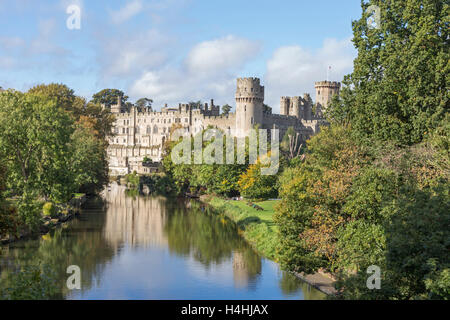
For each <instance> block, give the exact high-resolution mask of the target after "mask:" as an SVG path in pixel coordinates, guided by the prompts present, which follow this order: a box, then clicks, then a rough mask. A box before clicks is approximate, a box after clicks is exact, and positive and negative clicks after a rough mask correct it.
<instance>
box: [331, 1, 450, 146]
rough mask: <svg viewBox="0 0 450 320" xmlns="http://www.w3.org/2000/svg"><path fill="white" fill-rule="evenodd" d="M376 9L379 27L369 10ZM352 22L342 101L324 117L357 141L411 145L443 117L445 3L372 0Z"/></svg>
mask: <svg viewBox="0 0 450 320" xmlns="http://www.w3.org/2000/svg"><path fill="white" fill-rule="evenodd" d="M371 5H376V6H378V7H379V8H380V22H379V25H377V28H373V27H370V24H368V18H369V17H370V15H371V12H370V10H367V9H368V8H369V7H370V6H371ZM362 8H363V14H362V17H361V19H359V20H357V21H354V22H353V43H354V45H355V48H356V49H357V51H358V56H357V58H356V59H355V61H354V71H353V73H352V74H350V75H348V76H347V77H346V78H345V81H344V85H345V87H344V88H343V90H342V92H341V99H340V101H339V102H336V103H335V108H332V109H330V111H329V112H328V116H329V117H330V118H331V119H332V120H335V121H340V122H344V123H349V122H351V123H352V127H353V130H354V133H355V135H356V136H358V137H359V138H360V139H367V138H376V139H378V140H384V141H387V140H389V141H395V142H397V143H401V144H413V143H418V142H420V141H422V139H423V137H424V135H425V134H426V133H427V132H431V131H432V130H433V128H436V127H437V126H438V125H439V123H440V121H442V119H443V117H444V114H445V112H446V108H448V106H449V105H448V101H449V95H450V93H449V90H448V83H449V80H450V51H449V41H450V40H449V39H450V38H449V22H450V21H449V17H450V5H449V3H448V1H436V0H425V1H423V0H406V1H397V0H371V1H363V2H362Z"/></svg>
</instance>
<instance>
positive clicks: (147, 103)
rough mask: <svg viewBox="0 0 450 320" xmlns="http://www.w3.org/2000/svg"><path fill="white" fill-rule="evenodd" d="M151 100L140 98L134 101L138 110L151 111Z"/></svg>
mask: <svg viewBox="0 0 450 320" xmlns="http://www.w3.org/2000/svg"><path fill="white" fill-rule="evenodd" d="M152 104H153V100H152V99H149V98H141V99H139V100H138V101H136V103H135V105H136V107H137V108H139V110H148V111H152Z"/></svg>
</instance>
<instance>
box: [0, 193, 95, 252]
mask: <svg viewBox="0 0 450 320" xmlns="http://www.w3.org/2000/svg"><path fill="white" fill-rule="evenodd" d="M86 200H87V197H86V195H85V194H82V193H80V194H75V195H74V197H73V198H72V199H71V200H70V201H69V202H68V203H67V204H63V205H59V206H57V207H56V206H55V207H56V209H55V210H54V212H53V213H52V214H51V215H45V214H44V213H42V218H41V220H40V225H39V226H38V227H37V228H36V229H35V230H30V229H29V228H21V230H19V231H18V232H17V234H8V235H6V236H5V237H3V238H1V239H0V244H8V243H12V242H16V241H20V240H24V239H28V238H29V237H32V236H35V235H37V234H40V235H45V234H47V233H49V232H50V230H52V229H55V228H57V227H58V226H60V225H62V224H64V223H67V222H68V221H70V220H72V219H73V218H74V217H75V216H76V215H77V214H78V213H79V209H80V208H81V206H82V205H83V204H84V203H85V202H86Z"/></svg>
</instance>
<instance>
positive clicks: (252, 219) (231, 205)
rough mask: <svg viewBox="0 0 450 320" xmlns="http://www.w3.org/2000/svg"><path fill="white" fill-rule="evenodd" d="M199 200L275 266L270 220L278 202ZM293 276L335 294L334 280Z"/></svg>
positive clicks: (321, 275)
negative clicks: (248, 202) (220, 215)
mask: <svg viewBox="0 0 450 320" xmlns="http://www.w3.org/2000/svg"><path fill="white" fill-rule="evenodd" d="M200 200H201V201H202V202H205V203H207V204H209V205H210V206H211V207H213V208H214V209H215V210H216V211H217V212H219V213H223V214H225V215H226V216H228V217H229V218H230V219H231V220H233V221H234V222H235V223H236V224H237V225H238V227H239V229H240V232H241V234H242V236H243V237H244V238H245V239H246V240H247V241H248V242H249V243H250V244H251V245H252V246H253V247H254V249H255V250H256V251H258V253H260V254H261V255H263V256H265V257H266V258H268V259H270V260H273V261H275V262H277V263H278V259H277V255H276V248H277V246H278V237H277V226H276V224H275V223H274V221H273V215H274V213H275V206H276V205H277V204H278V203H279V200H268V201H262V202H255V203H253V205H252V206H250V205H249V204H247V202H245V201H233V200H225V199H222V198H219V197H216V196H211V195H206V196H202V197H201V198H200ZM296 276H297V277H299V278H300V279H302V280H303V281H305V282H307V283H308V284H310V285H311V286H313V287H315V288H317V289H318V290H320V291H322V292H323V293H325V294H327V295H334V294H336V289H335V288H334V282H335V280H334V279H332V278H331V276H330V275H327V274H324V273H321V272H318V273H316V274H312V275H305V274H296Z"/></svg>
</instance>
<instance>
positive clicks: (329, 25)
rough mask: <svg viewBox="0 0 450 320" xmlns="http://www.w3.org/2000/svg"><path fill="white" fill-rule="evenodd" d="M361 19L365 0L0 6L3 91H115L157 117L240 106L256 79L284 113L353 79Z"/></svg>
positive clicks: (19, 1) (49, 1)
mask: <svg viewBox="0 0 450 320" xmlns="http://www.w3.org/2000/svg"><path fill="white" fill-rule="evenodd" d="M71 6H72V7H73V6H76V8H79V9H80V16H79V17H80V19H79V21H80V26H79V28H73V27H71V28H69V27H68V20H69V26H73V25H74V24H73V23H74V21H76V20H74V19H73V17H74V16H73V14H74V11H70V12H69V13H68V12H67V10H68V8H69V7H71ZM360 16H361V7H360V0H345V1H335V0H315V1H311V0H240V1H238V0H227V1H224V0H222V1H217V0H109V1H107V0H104V1H102V0H90V1H87V0H45V1H35V0H0V86H1V87H3V88H5V89H6V88H14V89H17V90H21V91H26V90H28V89H29V88H31V87H33V86H35V85H37V84H41V83H47V84H48V83H55V82H56V83H64V84H66V85H67V86H69V87H70V88H72V89H73V90H75V93H76V94H77V95H80V96H84V97H86V98H88V99H90V98H91V97H92V94H94V93H95V92H98V91H100V90H102V89H104V88H117V89H120V90H122V91H124V92H125V93H126V94H127V95H128V96H129V97H130V101H132V102H134V101H136V100H137V99H139V98H142V97H147V98H151V99H153V100H154V107H155V109H160V108H161V106H163V105H164V104H165V103H168V104H169V105H170V106H177V105H178V103H187V102H190V101H197V100H202V101H209V100H210V99H214V100H215V102H216V104H218V105H223V104H225V103H228V104H230V105H231V106H234V104H235V102H234V92H235V90H236V78H238V77H258V78H261V82H262V84H263V85H264V86H265V94H266V97H265V102H266V103H267V104H269V105H270V106H272V107H273V108H274V111H275V112H278V111H279V104H280V97H281V96H298V95H303V93H311V95H312V97H313V98H314V96H315V94H314V82H315V81H321V80H326V78H327V69H328V67H329V66H331V72H330V73H329V80H336V81H341V80H342V79H343V76H344V75H346V74H348V73H350V72H351V71H352V68H353V60H354V58H355V57H356V51H355V49H354V47H353V45H352V43H351V37H352V29H351V22H352V20H355V19H358V18H359V17H360Z"/></svg>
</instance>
